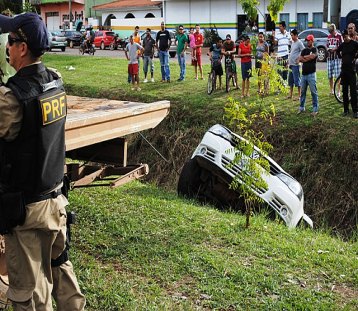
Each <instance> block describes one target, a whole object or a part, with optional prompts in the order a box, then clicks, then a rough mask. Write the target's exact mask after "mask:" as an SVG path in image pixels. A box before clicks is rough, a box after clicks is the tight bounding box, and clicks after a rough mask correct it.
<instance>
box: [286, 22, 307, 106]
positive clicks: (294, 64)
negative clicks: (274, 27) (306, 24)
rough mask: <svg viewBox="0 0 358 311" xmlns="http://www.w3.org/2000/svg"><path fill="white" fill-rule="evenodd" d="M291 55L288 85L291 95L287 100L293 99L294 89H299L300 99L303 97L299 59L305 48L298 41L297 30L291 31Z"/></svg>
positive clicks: (289, 57) (289, 58)
mask: <svg viewBox="0 0 358 311" xmlns="http://www.w3.org/2000/svg"><path fill="white" fill-rule="evenodd" d="M291 38H292V44H291V53H290V55H289V56H288V66H289V68H290V71H289V73H288V85H289V86H290V94H289V95H288V97H287V99H292V96H293V87H294V86H295V87H297V91H298V98H297V100H298V99H299V98H300V97H301V74H300V62H299V60H298V59H299V57H300V55H301V52H302V50H303V49H304V48H305V46H304V45H303V43H302V42H301V40H300V39H298V32H297V30H296V29H293V30H292V31H291Z"/></svg>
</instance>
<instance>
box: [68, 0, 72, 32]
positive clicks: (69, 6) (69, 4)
mask: <svg viewBox="0 0 358 311" xmlns="http://www.w3.org/2000/svg"><path fill="white" fill-rule="evenodd" d="M68 10H69V14H68V20H69V22H70V30H72V19H71V15H72V2H71V0H68Z"/></svg>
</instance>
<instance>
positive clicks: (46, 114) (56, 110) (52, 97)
mask: <svg viewBox="0 0 358 311" xmlns="http://www.w3.org/2000/svg"><path fill="white" fill-rule="evenodd" d="M39 103H40V108H41V112H42V125H48V124H51V123H53V122H56V121H58V120H60V119H62V118H64V117H66V115H67V97H66V93H65V92H60V93H56V94H53V93H51V94H48V95H47V96H44V97H40V98H39Z"/></svg>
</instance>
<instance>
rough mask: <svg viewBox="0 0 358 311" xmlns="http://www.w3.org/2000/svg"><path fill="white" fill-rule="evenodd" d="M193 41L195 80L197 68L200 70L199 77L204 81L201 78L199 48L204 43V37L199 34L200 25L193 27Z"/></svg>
mask: <svg viewBox="0 0 358 311" xmlns="http://www.w3.org/2000/svg"><path fill="white" fill-rule="evenodd" d="M194 39H195V47H194V48H195V52H196V60H193V62H192V64H193V65H194V66H195V80H198V67H199V70H200V76H201V80H204V77H203V66H202V64H201V47H202V46H203V43H204V37H203V35H202V34H201V33H200V25H199V24H197V25H196V26H195V32H194Z"/></svg>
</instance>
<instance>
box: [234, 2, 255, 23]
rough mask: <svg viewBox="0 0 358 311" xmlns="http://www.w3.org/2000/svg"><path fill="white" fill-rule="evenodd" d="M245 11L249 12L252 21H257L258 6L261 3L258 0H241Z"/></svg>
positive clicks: (248, 16) (249, 18) (248, 15)
mask: <svg viewBox="0 0 358 311" xmlns="http://www.w3.org/2000/svg"><path fill="white" fill-rule="evenodd" d="M239 2H240V3H241V6H242V9H243V11H244V12H245V13H246V14H247V18H248V20H250V21H255V20H256V18H257V7H258V6H259V5H260V2H259V1H258V0H239Z"/></svg>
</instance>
